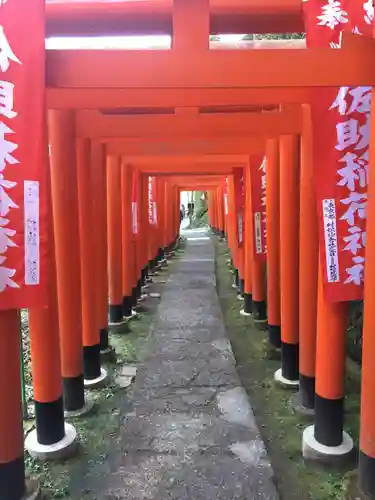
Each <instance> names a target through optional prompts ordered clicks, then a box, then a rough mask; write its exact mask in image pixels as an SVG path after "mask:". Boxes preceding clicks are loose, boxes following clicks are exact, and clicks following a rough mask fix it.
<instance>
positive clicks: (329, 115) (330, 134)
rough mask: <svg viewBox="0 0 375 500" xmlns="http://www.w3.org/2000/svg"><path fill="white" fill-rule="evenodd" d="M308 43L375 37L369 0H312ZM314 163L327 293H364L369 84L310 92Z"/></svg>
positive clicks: (345, 296)
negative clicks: (350, 35) (348, 36)
mask: <svg viewBox="0 0 375 500" xmlns="http://www.w3.org/2000/svg"><path fill="white" fill-rule="evenodd" d="M303 5H304V13H305V21H306V36H307V44H308V46H309V47H331V48H332V49H339V48H340V47H341V40H342V33H343V32H352V33H354V34H357V35H366V36H372V22H373V18H374V8H373V5H372V0H371V1H367V0H366V1H365V0H341V1H338V0H308V1H307V2H305V3H304V4H303ZM311 104H312V119H313V133H314V136H313V139H314V166H315V167H314V168H315V172H316V176H315V179H316V193H317V205H318V214H319V238H320V248H321V258H322V266H323V269H324V270H325V272H324V287H325V294H326V297H327V299H328V300H331V301H334V302H341V301H349V300H358V299H361V298H362V295H363V279H364V265H365V247H366V207H367V181H368V163H369V139H370V107H371V88H370V87H354V88H351V87H341V88H327V89H314V90H312V92H311Z"/></svg>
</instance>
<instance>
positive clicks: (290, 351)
mask: <svg viewBox="0 0 375 500" xmlns="http://www.w3.org/2000/svg"><path fill="white" fill-rule="evenodd" d="M281 373H282V376H283V377H284V378H286V379H287V380H292V381H298V380H299V345H298V344H287V343H286V342H281Z"/></svg>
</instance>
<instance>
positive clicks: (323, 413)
mask: <svg viewBox="0 0 375 500" xmlns="http://www.w3.org/2000/svg"><path fill="white" fill-rule="evenodd" d="M343 429H344V398H340V399H327V398H323V397H321V396H319V395H318V394H315V427H314V437H315V439H316V440H317V441H318V443H320V444H323V445H325V446H340V444H342V438H343Z"/></svg>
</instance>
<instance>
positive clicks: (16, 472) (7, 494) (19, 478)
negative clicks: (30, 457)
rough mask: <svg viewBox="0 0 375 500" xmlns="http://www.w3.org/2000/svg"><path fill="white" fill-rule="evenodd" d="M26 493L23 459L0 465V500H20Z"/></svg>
mask: <svg viewBox="0 0 375 500" xmlns="http://www.w3.org/2000/svg"><path fill="white" fill-rule="evenodd" d="M25 492H26V485H25V464H24V457H23V455H22V457H19V458H17V459H16V460H13V461H12V462H7V463H0V498H1V500H21V499H22V497H23V496H24V494H25Z"/></svg>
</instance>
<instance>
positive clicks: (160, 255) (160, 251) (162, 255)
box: [156, 248, 164, 262]
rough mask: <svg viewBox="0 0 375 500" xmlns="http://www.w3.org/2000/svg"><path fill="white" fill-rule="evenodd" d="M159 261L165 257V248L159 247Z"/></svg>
mask: <svg viewBox="0 0 375 500" xmlns="http://www.w3.org/2000/svg"><path fill="white" fill-rule="evenodd" d="M156 259H157V261H158V262H160V261H161V260H163V259H164V249H163V248H159V251H158V255H157V257H156Z"/></svg>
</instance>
